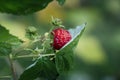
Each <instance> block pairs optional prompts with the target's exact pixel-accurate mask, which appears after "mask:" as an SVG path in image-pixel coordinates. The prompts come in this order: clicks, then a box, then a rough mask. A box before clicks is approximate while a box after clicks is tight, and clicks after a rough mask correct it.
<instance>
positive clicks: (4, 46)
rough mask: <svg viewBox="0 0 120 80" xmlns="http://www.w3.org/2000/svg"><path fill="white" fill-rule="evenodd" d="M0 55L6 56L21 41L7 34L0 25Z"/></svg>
mask: <svg viewBox="0 0 120 80" xmlns="http://www.w3.org/2000/svg"><path fill="white" fill-rule="evenodd" d="M0 32H1V34H0V55H1V56H7V55H9V54H10V53H11V52H12V49H14V48H16V47H18V46H19V45H20V44H21V43H22V41H21V40H20V39H18V38H17V37H15V36H13V35H11V34H9V31H8V30H7V29H5V28H4V27H3V26H1V25H0Z"/></svg>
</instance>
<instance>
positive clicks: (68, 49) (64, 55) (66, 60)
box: [55, 24, 85, 73]
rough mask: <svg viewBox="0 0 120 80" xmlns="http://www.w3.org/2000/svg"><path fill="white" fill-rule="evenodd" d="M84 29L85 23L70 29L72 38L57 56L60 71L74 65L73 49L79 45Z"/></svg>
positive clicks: (65, 70) (64, 70)
mask: <svg viewBox="0 0 120 80" xmlns="http://www.w3.org/2000/svg"><path fill="white" fill-rule="evenodd" d="M84 29H85V24H83V25H82V26H78V27H76V28H75V29H70V30H69V32H70V33H71V35H72V40H70V42H68V43H67V44H66V45H65V46H64V47H63V48H62V49H60V51H59V52H58V53H57V54H56V58H55V62H56V68H57V71H58V72H59V73H64V72H67V71H68V70H69V69H70V68H71V67H72V62H73V51H74V50H73V49H74V47H75V46H76V45H77V43H78V41H79V39H80V36H81V35H82V33H83V31H84Z"/></svg>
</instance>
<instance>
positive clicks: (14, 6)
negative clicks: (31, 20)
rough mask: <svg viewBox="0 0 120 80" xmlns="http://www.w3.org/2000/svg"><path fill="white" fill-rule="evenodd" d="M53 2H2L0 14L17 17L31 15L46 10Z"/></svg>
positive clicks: (12, 0)
mask: <svg viewBox="0 0 120 80" xmlns="http://www.w3.org/2000/svg"><path fill="white" fill-rule="evenodd" d="M51 1H53V0H8V1H7V2H6V0H1V1H0V12H6V13H12V14H16V15H21V14H30V13H33V12H36V11H38V10H42V9H44V8H45V7H46V6H47V5H48V4H49V3H50V2H51Z"/></svg>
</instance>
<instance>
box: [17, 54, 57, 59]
mask: <svg viewBox="0 0 120 80" xmlns="http://www.w3.org/2000/svg"><path fill="white" fill-rule="evenodd" d="M54 55H55V54H42V55H22V56H16V57H15V59H18V58H30V57H40V56H41V57H46V56H54Z"/></svg>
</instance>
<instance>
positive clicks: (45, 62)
mask: <svg viewBox="0 0 120 80" xmlns="http://www.w3.org/2000/svg"><path fill="white" fill-rule="evenodd" d="M84 29H85V24H83V25H82V26H78V27H76V28H75V29H70V30H69V32H70V33H71V35H72V39H71V41H70V42H68V43H67V44H66V45H65V46H64V47H63V48H61V49H60V50H59V51H58V52H56V53H54V55H55V56H53V57H46V56H42V54H40V57H39V58H38V59H37V60H36V61H35V62H34V63H33V64H32V65H30V66H29V67H28V68H27V69H26V70H25V71H24V72H23V74H22V75H21V76H20V79H19V80H34V79H36V78H38V77H40V78H43V79H45V80H53V79H56V78H57V74H63V73H66V72H68V71H69V70H70V69H71V67H72V63H73V49H74V47H75V46H76V45H77V43H78V41H79V38H80V36H81V34H82V33H83V31H84ZM48 44H49V45H50V41H49V43H48ZM49 47H50V46H49ZM48 52H49V48H47V50H46V53H45V52H44V54H45V55H47V54H48V55H49V54H50V53H51V52H50V53H48ZM54 59H55V62H54Z"/></svg>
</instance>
